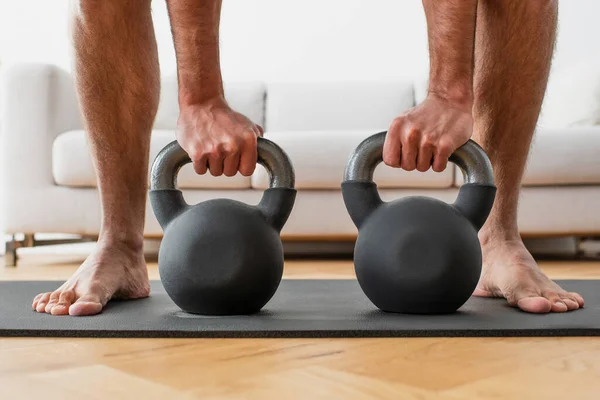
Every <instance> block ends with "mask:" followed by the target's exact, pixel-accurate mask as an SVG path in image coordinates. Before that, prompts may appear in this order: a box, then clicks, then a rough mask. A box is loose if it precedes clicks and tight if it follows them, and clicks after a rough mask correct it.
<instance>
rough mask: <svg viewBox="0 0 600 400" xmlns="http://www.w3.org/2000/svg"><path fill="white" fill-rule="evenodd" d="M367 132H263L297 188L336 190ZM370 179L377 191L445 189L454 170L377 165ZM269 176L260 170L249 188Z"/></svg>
mask: <svg viewBox="0 0 600 400" xmlns="http://www.w3.org/2000/svg"><path fill="white" fill-rule="evenodd" d="M374 133H375V132H374V131H372V130H368V131H306V132H298V131H295V132H294V131H292V132H287V131H286V132H267V133H266V134H265V137H266V138H268V139H270V140H273V141H274V142H275V143H277V144H279V145H280V146H281V147H282V148H283V149H284V150H285V152H286V153H287V154H288V155H289V157H290V159H291V160H292V163H293V164H294V169H295V171H296V188H298V189H338V190H339V189H340V184H341V182H342V180H343V178H344V170H345V168H346V163H347V161H348V157H349V156H350V153H351V152H352V151H353V150H354V148H355V147H356V146H357V145H358V144H359V143H360V142H361V141H362V140H363V139H365V138H367V137H368V136H370V135H372V134H374ZM374 180H375V182H376V183H377V185H378V187H380V188H447V187H450V186H452V184H453V181H454V171H453V169H452V168H447V169H446V170H445V171H444V172H442V173H435V172H433V171H432V170H429V171H428V172H425V173H421V172H418V171H412V172H408V171H404V170H401V169H398V168H391V167H388V166H386V165H385V164H380V165H379V166H378V167H377V169H376V170H375V174H374ZM268 184H269V176H268V174H267V172H266V170H265V169H264V168H262V167H259V168H257V169H256V172H255V173H254V175H253V176H252V187H254V188H257V189H265V188H266V187H268Z"/></svg>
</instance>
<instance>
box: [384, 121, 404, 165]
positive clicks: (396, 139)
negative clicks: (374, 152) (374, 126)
mask: <svg viewBox="0 0 600 400" xmlns="http://www.w3.org/2000/svg"><path fill="white" fill-rule="evenodd" d="M401 126H402V120H401V119H399V118H396V119H395V120H394V121H393V122H392V124H391V125H390V128H389V130H388V132H387V134H386V135H385V143H384V144H383V162H384V163H385V164H386V165H388V166H390V167H393V168H400V158H401V155H402V142H401V141H400V132H401Z"/></svg>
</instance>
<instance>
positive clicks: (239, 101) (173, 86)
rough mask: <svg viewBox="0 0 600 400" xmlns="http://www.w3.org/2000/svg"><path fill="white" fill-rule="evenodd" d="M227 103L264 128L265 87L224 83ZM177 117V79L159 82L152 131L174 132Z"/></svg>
mask: <svg viewBox="0 0 600 400" xmlns="http://www.w3.org/2000/svg"><path fill="white" fill-rule="evenodd" d="M223 89H224V91H225V98H226V99H227V103H229V105H230V106H231V108H233V109H234V110H235V111H237V112H240V113H242V114H244V115H245V116H246V117H248V118H249V119H250V120H251V121H252V122H254V123H255V124H259V125H260V126H264V123H265V121H264V119H265V118H264V110H265V85H264V84H263V83H261V82H234V81H231V82H224V84H223ZM178 117H179V101H178V89H177V77H176V76H166V77H163V78H162V80H161V90H160V103H159V105H158V111H157V113H156V118H155V120H154V129H169V130H174V129H175V128H176V125H177V118H178Z"/></svg>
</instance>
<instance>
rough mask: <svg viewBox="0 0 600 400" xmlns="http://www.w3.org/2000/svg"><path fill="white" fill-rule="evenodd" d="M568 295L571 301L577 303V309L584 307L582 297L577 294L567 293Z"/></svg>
mask: <svg viewBox="0 0 600 400" xmlns="http://www.w3.org/2000/svg"><path fill="white" fill-rule="evenodd" d="M568 294H569V295H570V296H571V297H572V298H573V299H575V301H577V304H579V308H583V306H584V305H585V302H584V301H583V297H581V295H580V294H579V293H575V292H569V293H568Z"/></svg>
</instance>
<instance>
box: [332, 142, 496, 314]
mask: <svg viewBox="0 0 600 400" xmlns="http://www.w3.org/2000/svg"><path fill="white" fill-rule="evenodd" d="M385 135H386V132H381V133H377V134H375V135H373V136H371V137H369V138H367V139H366V140H364V141H363V142H362V143H361V144H360V145H358V147H357V148H356V149H355V151H354V152H353V153H352V155H351V156H350V159H349V161H348V165H347V166H346V171H345V177H344V182H343V183H342V193H343V197H344V203H345V205H346V208H347V210H348V213H349V214H350V217H351V218H352V221H353V222H354V224H355V225H356V227H357V228H358V239H357V241H356V246H355V249H354V265H355V271H356V276H357V279H358V282H359V284H360V286H361V288H362V290H363V291H364V293H365V294H366V296H367V297H368V298H369V299H370V300H371V302H373V304H375V305H376V306H377V307H378V308H380V309H381V310H383V311H388V312H396V313H410V314H440V313H451V312H454V311H456V310H458V309H459V308H460V307H461V306H462V305H463V304H464V303H465V302H466V301H467V299H468V298H469V297H470V296H471V294H472V293H473V291H474V290H475V288H476V286H477V282H478V280H479V277H480V275H481V247H480V244H479V240H478V238H477V232H478V231H479V229H481V227H482V226H483V223H484V222H485V220H486V218H487V217H488V215H489V213H490V211H491V209H492V205H493V202H494V198H495V195H496V187H495V186H494V175H493V171H492V166H491V163H490V161H489V159H488V157H487V155H486V154H485V152H484V151H483V149H482V148H481V147H479V145H477V144H476V143H475V142H473V141H471V140H470V141H469V142H467V143H466V144H465V145H464V146H462V147H460V148H459V149H458V150H456V152H455V153H454V154H453V155H452V156H451V157H450V161H452V162H453V163H455V164H457V165H458V166H459V167H460V168H461V169H462V171H463V174H464V177H465V184H464V185H463V186H462V187H461V188H460V191H459V193H458V198H457V200H456V202H455V203H454V204H447V203H445V202H443V201H440V200H437V199H433V198H430V197H424V196H411V197H405V198H402V199H398V200H395V201H392V202H383V201H382V200H381V198H380V197H379V194H378V192H377V185H376V184H375V183H374V182H373V172H374V170H375V167H376V166H377V165H378V164H379V163H380V162H381V161H382V152H383V144H384V142H385Z"/></svg>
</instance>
